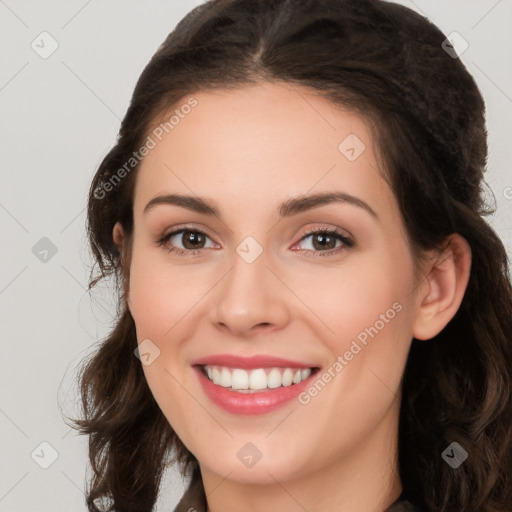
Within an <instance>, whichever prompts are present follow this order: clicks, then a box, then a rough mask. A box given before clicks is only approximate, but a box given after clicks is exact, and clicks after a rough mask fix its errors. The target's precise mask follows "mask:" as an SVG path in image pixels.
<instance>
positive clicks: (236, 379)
mask: <svg viewBox="0 0 512 512" xmlns="http://www.w3.org/2000/svg"><path fill="white" fill-rule="evenodd" d="M231 387H232V388H233V389H248V388H249V375H248V374H247V372H246V371H245V370H240V369H236V370H233V372H232V373H231Z"/></svg>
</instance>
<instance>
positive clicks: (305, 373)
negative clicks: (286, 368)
mask: <svg viewBox="0 0 512 512" xmlns="http://www.w3.org/2000/svg"><path fill="white" fill-rule="evenodd" d="M310 375H311V368H306V369H305V370H302V371H301V374H300V376H301V379H302V380H306V379H307V378H308V377H309V376H310Z"/></svg>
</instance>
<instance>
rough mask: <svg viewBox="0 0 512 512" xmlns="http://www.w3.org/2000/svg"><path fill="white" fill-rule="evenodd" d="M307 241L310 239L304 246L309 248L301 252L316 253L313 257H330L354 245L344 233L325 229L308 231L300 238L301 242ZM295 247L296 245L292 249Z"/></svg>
mask: <svg viewBox="0 0 512 512" xmlns="http://www.w3.org/2000/svg"><path fill="white" fill-rule="evenodd" d="M307 239H311V240H310V242H309V243H307V244H305V245H306V246H309V247H307V248H305V249H302V250H304V251H313V252H316V253H317V254H314V255H313V257H318V256H330V255H333V254H337V253H339V252H340V251H342V250H345V249H347V248H350V247H353V246H354V245H355V242H354V240H353V239H352V238H350V237H349V236H347V235H345V234H344V233H341V232H340V231H338V230H331V229H325V228H322V229H312V230H308V231H307V232H306V235H305V236H303V237H302V238H301V242H302V241H304V240H307ZM299 243H300V242H299ZM295 247H297V244H296V245H294V246H293V247H292V249H294V248H295Z"/></svg>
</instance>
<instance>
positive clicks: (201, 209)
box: [144, 192, 379, 220]
mask: <svg viewBox="0 0 512 512" xmlns="http://www.w3.org/2000/svg"><path fill="white" fill-rule="evenodd" d="M333 203H346V204H350V205H353V206H357V207H359V208H361V209H363V210H365V211H366V212H367V213H369V214H370V215H371V216H372V217H374V218H375V219H377V220H378V218H379V217H378V215H377V214H376V213H375V211H374V210H373V209H372V208H371V207H370V205H368V204H367V203H366V202H365V201H363V200H362V199H359V198H358V197H356V196H353V195H350V194H346V193H344V192H328V193H319V194H311V195H305V196H299V197H294V198H292V199H288V200H286V201H284V202H283V203H281V205H280V206H279V209H278V212H279V216H280V217H290V216H292V215H296V214H298V213H301V212H304V211H307V210H311V209H313V208H318V207H320V206H325V205H328V204H333ZM163 204H165V205H175V206H181V207H182V208H187V209H188V210H192V211H195V212H197V213H202V214H204V215H210V216H212V217H217V218H218V219H220V218H221V214H220V210H219V208H218V207H217V206H216V205H215V204H214V203H213V202H211V201H208V200H206V199H202V198H200V197H197V196H187V195H182V194H167V195H163V196H157V197H154V198H153V199H151V201H149V203H148V204H147V205H146V206H145V208H144V213H147V212H148V211H149V210H152V209H153V208H154V207H155V206H158V205H163Z"/></svg>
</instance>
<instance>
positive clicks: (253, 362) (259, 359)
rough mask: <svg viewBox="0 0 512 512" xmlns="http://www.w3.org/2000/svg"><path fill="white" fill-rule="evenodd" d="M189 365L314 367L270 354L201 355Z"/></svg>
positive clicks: (251, 367)
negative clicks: (241, 355)
mask: <svg viewBox="0 0 512 512" xmlns="http://www.w3.org/2000/svg"><path fill="white" fill-rule="evenodd" d="M191 365H192V366H194V365H211V366H226V367H227V368H246V369H256V368H273V367H281V368H314V367H315V365H314V364H309V363H300V362H298V361H291V360H289V359H282V358H280V357H272V356H263V355H261V356H252V357H240V356H234V355H231V354H218V355H214V356H208V357H202V358H200V359H196V360H194V361H192V362H191Z"/></svg>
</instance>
